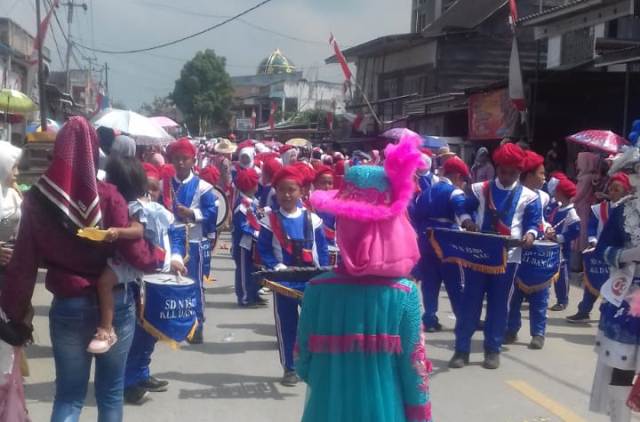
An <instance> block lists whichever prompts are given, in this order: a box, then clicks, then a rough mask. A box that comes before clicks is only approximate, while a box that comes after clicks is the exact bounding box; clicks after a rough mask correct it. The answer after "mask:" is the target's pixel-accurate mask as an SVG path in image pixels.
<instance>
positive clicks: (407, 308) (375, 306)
mask: <svg viewBox="0 0 640 422" xmlns="http://www.w3.org/2000/svg"><path fill="white" fill-rule="evenodd" d="M421 312H422V311H421V306H420V295H419V292H418V288H417V286H416V285H415V283H413V282H412V281H410V280H406V279H390V278H382V277H362V278H357V277H349V276H345V275H339V274H336V273H333V272H331V273H326V274H323V275H321V276H319V277H316V278H314V279H312V280H311V281H310V282H309V285H308V286H307V288H306V290H305V293H304V299H303V304H302V313H301V315H300V322H299V325H298V337H297V341H298V343H297V345H296V364H295V367H296V371H297V372H298V375H299V376H300V378H302V379H303V380H304V381H305V382H306V383H307V385H308V390H307V403H306V406H305V409H304V415H303V417H302V420H303V422H316V421H317V422H357V421H367V422H404V421H408V422H430V421H431V420H432V419H431V403H430V400H429V379H428V374H429V372H430V371H431V363H430V362H429V360H428V359H427V358H426V353H425V349H424V342H423V336H422V326H421Z"/></svg>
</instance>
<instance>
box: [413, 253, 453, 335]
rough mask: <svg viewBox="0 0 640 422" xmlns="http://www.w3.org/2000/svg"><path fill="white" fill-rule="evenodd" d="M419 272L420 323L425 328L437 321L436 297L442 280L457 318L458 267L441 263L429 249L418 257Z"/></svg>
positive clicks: (437, 297) (438, 294) (438, 295)
mask: <svg viewBox="0 0 640 422" xmlns="http://www.w3.org/2000/svg"><path fill="white" fill-rule="evenodd" d="M418 265H420V269H419V274H420V275H421V276H422V283H421V288H422V301H423V303H424V315H423V316H422V323H423V324H424V327H425V328H432V327H434V326H435V325H436V324H437V323H438V315H437V312H438V299H439V297H440V286H441V285H442V282H443V281H444V288H445V289H446V290H447V295H448V296H449V301H450V302H451V309H452V310H453V313H454V314H455V316H456V319H457V318H458V316H459V314H460V303H461V301H462V277H461V271H460V267H459V266H458V265H455V264H447V263H443V262H442V261H441V260H440V259H439V258H438V257H437V256H436V255H435V253H433V252H432V251H430V250H427V251H423V253H422V257H421V258H420V262H419V263H418Z"/></svg>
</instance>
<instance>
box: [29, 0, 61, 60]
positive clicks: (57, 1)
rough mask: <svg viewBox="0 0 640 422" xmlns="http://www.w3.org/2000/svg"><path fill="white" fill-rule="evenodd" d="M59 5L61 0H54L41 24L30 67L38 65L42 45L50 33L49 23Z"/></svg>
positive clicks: (34, 40) (34, 42) (34, 41)
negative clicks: (39, 50)
mask: <svg viewBox="0 0 640 422" xmlns="http://www.w3.org/2000/svg"><path fill="white" fill-rule="evenodd" d="M59 4H60V0H53V3H52V4H51V8H50V9H49V11H48V12H47V14H46V15H45V17H44V19H42V22H40V27H39V31H38V34H37V35H36V37H35V38H34V39H33V52H32V53H31V58H30V59H29V64H30V65H34V64H36V63H38V49H39V48H40V46H41V45H42V46H44V40H45V39H46V37H47V32H48V31H49V21H50V20H51V15H53V9H54V8H56V7H58V6H59Z"/></svg>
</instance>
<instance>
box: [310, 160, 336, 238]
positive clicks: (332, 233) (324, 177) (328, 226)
mask: <svg viewBox="0 0 640 422" xmlns="http://www.w3.org/2000/svg"><path fill="white" fill-rule="evenodd" d="M313 187H314V190H322V191H329V190H333V171H332V170H331V168H330V167H328V166H325V165H320V166H319V167H318V168H317V169H316V178H315V180H314V181H313ZM317 213H318V216H319V217H320V218H321V219H322V227H323V228H324V236H325V237H326V239H327V244H328V245H329V246H330V247H335V246H336V217H335V216H334V215H333V214H329V213H325V212H321V211H317Z"/></svg>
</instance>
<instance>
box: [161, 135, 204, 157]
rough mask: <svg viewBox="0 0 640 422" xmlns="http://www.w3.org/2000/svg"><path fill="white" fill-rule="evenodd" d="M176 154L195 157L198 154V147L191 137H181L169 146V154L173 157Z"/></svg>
mask: <svg viewBox="0 0 640 422" xmlns="http://www.w3.org/2000/svg"><path fill="white" fill-rule="evenodd" d="M174 154H181V155H185V156H187V157H191V158H195V156H196V154H197V150H196V147H195V146H193V144H192V143H191V141H190V140H189V138H180V139H178V140H177V141H175V142H173V143H171V144H169V146H168V147H167V156H168V157H169V159H171V156H172V155H174Z"/></svg>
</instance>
